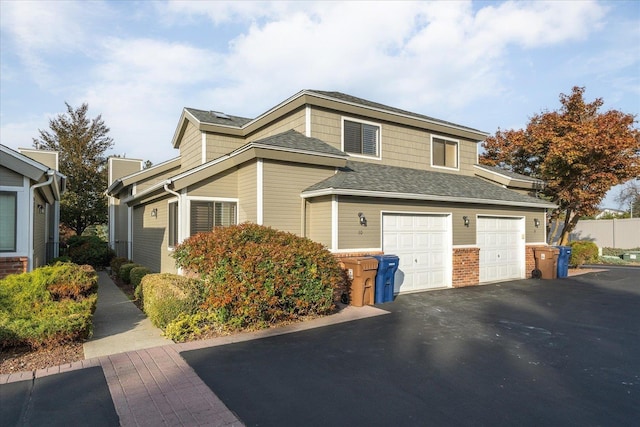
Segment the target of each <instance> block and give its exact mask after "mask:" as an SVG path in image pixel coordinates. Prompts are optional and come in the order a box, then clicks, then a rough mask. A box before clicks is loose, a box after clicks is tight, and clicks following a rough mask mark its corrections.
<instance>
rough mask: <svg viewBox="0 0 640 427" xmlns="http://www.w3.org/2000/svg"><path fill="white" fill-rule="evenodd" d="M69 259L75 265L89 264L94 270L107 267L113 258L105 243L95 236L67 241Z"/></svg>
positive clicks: (71, 238) (77, 237) (72, 238)
mask: <svg viewBox="0 0 640 427" xmlns="http://www.w3.org/2000/svg"><path fill="white" fill-rule="evenodd" d="M67 246H68V250H69V257H71V260H72V261H73V262H74V263H76V264H89V265H91V266H93V267H94V268H103V267H106V266H108V265H109V262H110V261H111V259H112V258H113V257H114V256H115V253H114V252H113V250H112V249H111V248H110V247H109V245H108V244H107V242H105V241H104V240H101V239H100V238H99V237H97V236H72V237H70V238H69V240H68V241H67Z"/></svg>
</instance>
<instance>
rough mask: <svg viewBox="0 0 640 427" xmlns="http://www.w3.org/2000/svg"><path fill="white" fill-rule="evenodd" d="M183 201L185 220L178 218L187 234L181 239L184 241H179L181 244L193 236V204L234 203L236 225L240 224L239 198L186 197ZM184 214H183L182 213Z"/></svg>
mask: <svg viewBox="0 0 640 427" xmlns="http://www.w3.org/2000/svg"><path fill="white" fill-rule="evenodd" d="M182 200H183V201H184V202H185V203H183V205H185V207H184V209H183V212H186V213H185V215H184V220H181V219H180V218H178V224H183V227H184V228H183V231H184V232H185V234H183V235H182V236H181V237H182V239H179V241H180V242H182V241H183V240H185V239H187V238H188V237H189V236H191V202H192V201H194V202H232V203H235V204H236V224H238V215H239V212H240V209H239V207H240V203H239V199H238V198H232V197H207V196H185V197H183V198H182ZM180 213H182V212H180Z"/></svg>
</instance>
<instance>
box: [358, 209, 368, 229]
mask: <svg viewBox="0 0 640 427" xmlns="http://www.w3.org/2000/svg"><path fill="white" fill-rule="evenodd" d="M358 218H360V225H361V226H363V227H366V226H367V218H366V217H365V216H364V214H363V213H362V212H358Z"/></svg>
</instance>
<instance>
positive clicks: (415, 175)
mask: <svg viewBox="0 0 640 427" xmlns="http://www.w3.org/2000/svg"><path fill="white" fill-rule="evenodd" d="M321 190H341V192H342V193H347V194H348V193H349V191H353V192H354V193H358V192H371V193H378V194H381V193H382V194H384V193H388V194H389V196H390V197H396V198H397V197H398V196H399V195H407V198H408V199H412V198H419V197H422V198H425V199H428V198H429V197H433V198H434V199H438V200H446V199H451V201H465V202H474V201H475V202H476V203H488V204H501V205H505V204H507V205H515V206H518V205H526V206H532V205H533V206H537V205H540V207H541V208H545V207H552V206H553V205H552V204H550V203H549V202H547V201H545V200H541V199H536V198H534V197H529V196H526V195H523V194H520V193H517V192H515V191H512V190H507V189H506V188H503V187H501V186H499V185H495V184H491V183H490V182H487V181H484V180H482V179H480V178H477V177H474V176H467V175H457V174H453V173H445V172H433V171H425V170H417V169H409V168H401V167H396V166H385V165H378V164H373V163H363V162H353V161H349V162H348V163H347V166H346V167H345V168H341V169H339V170H338V173H336V174H335V175H334V176H332V177H330V178H328V179H325V180H324V181H321V182H319V183H317V184H314V185H312V186H311V187H309V188H307V189H306V190H304V191H303V193H310V192H318V191H321Z"/></svg>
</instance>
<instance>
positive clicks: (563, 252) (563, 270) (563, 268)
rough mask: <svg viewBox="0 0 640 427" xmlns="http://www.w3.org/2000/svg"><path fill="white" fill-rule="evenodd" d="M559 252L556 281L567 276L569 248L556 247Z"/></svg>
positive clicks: (569, 257)
mask: <svg viewBox="0 0 640 427" xmlns="http://www.w3.org/2000/svg"><path fill="white" fill-rule="evenodd" d="M556 248H558V249H559V250H560V254H559V255H558V279H564V278H565V277H568V276H569V261H570V260H571V246H556Z"/></svg>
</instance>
